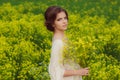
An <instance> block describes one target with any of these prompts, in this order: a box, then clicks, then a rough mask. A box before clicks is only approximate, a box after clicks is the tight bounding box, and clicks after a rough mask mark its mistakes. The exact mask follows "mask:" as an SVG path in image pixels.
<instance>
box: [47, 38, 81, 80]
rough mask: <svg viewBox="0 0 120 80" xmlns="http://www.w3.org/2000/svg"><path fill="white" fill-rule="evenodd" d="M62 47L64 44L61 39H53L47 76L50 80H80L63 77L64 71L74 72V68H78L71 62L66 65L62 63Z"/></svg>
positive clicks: (73, 77) (78, 79)
mask: <svg viewBox="0 0 120 80" xmlns="http://www.w3.org/2000/svg"><path fill="white" fill-rule="evenodd" d="M63 46H64V42H63V40H61V39H54V40H53V42H52V49H51V50H52V51H51V58H50V64H49V74H50V78H51V80H82V77H81V76H68V77H64V76H63V75H64V71H65V70H75V68H76V69H80V66H79V65H78V64H76V63H74V62H72V61H69V63H66V64H64V63H63V57H62V53H63ZM71 64H72V65H71Z"/></svg>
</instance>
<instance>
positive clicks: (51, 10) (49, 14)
mask: <svg viewBox="0 0 120 80" xmlns="http://www.w3.org/2000/svg"><path fill="white" fill-rule="evenodd" d="M62 11H63V12H65V14H66V17H67V19H68V13H67V11H66V10H65V9H63V8H61V7H59V6H50V7H48V8H47V10H46V11H45V14H44V17H45V26H46V27H47V29H48V30H50V31H54V27H53V26H52V25H53V24H54V21H55V19H56V16H57V14H58V13H60V12H62Z"/></svg>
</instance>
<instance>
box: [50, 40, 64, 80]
mask: <svg viewBox="0 0 120 80" xmlns="http://www.w3.org/2000/svg"><path fill="white" fill-rule="evenodd" d="M62 48H63V42H62V40H55V41H53V43H52V51H51V59H50V64H49V73H50V77H51V80H63V75H64V68H63V63H62V62H61V59H62Z"/></svg>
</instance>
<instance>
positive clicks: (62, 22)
mask: <svg viewBox="0 0 120 80" xmlns="http://www.w3.org/2000/svg"><path fill="white" fill-rule="evenodd" d="M67 25H68V19H67V16H66V14H65V12H60V13H58V14H57V16H56V19H55V21H54V24H53V27H54V28H55V30H59V31H64V30H66V29H67Z"/></svg>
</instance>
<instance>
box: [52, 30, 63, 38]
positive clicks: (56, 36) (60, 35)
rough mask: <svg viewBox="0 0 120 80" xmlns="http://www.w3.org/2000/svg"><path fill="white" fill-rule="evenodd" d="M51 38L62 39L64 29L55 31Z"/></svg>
mask: <svg viewBox="0 0 120 80" xmlns="http://www.w3.org/2000/svg"><path fill="white" fill-rule="evenodd" d="M53 38H54V39H63V38H64V31H55V32H54V36H53Z"/></svg>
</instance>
